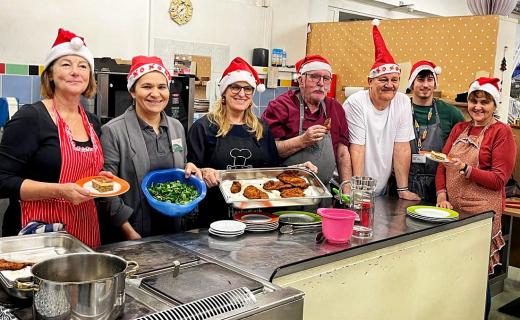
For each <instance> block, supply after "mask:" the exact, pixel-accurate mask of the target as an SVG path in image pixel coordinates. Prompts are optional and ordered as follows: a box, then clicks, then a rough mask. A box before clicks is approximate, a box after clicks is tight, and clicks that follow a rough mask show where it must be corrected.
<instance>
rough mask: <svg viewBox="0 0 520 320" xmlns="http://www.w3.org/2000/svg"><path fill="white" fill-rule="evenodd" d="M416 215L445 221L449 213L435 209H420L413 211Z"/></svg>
mask: <svg viewBox="0 0 520 320" xmlns="http://www.w3.org/2000/svg"><path fill="white" fill-rule="evenodd" d="M415 214H416V215H421V216H423V217H426V218H435V219H446V218H447V217H449V216H450V213H449V212H446V211H444V210H440V209H436V208H420V209H416V210H415Z"/></svg>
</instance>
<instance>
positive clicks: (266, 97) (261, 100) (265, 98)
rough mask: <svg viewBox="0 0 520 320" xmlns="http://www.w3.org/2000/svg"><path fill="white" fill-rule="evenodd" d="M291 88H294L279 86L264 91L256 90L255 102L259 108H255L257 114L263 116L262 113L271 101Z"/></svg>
mask: <svg viewBox="0 0 520 320" xmlns="http://www.w3.org/2000/svg"><path fill="white" fill-rule="evenodd" d="M291 89H293V88H290V87H279V88H276V89H269V88H267V89H265V91H264V92H262V93H258V92H255V95H254V96H253V103H254V104H255V105H256V106H257V108H256V110H255V113H256V115H257V116H261V115H262V113H263V112H264V111H265V108H267V105H268V104H269V101H271V100H273V99H274V98H276V97H278V96H279V95H281V94H283V93H285V92H287V90H291Z"/></svg>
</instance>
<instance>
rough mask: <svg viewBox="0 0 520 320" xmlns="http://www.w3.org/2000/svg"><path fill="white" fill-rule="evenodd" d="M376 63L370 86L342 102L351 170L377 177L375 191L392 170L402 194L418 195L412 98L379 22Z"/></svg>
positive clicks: (381, 190) (382, 189)
mask: <svg viewBox="0 0 520 320" xmlns="http://www.w3.org/2000/svg"><path fill="white" fill-rule="evenodd" d="M372 24H373V25H374V26H373V27H372V35H373V38H374V46H375V60H376V61H375V63H374V65H373V66H372V69H371V70H370V73H369V75H368V86H369V89H368V90H364V91H359V92H356V93H355V94H353V95H351V96H350V97H348V99H347V100H346V101H345V103H344V104H343V108H344V109H345V114H346V116H347V120H348V126H349V130H350V131H349V136H350V154H351V157H352V171H353V175H355V176H369V177H372V178H375V179H376V181H377V186H376V190H375V192H376V195H381V194H383V193H385V191H386V186H387V181H388V178H389V177H390V174H391V173H392V164H393V169H394V172H395V177H396V181H397V191H398V194H399V197H400V198H402V199H406V200H420V198H419V197H418V196H417V195H416V194H415V193H413V192H410V191H409V190H408V173H409V170H410V159H411V151H410V143H409V142H410V140H413V139H414V132H413V126H412V111H411V109H412V108H411V105H410V100H409V99H408V97H407V96H406V95H405V94H403V93H400V92H397V89H398V88H399V81H400V74H401V68H400V67H399V66H398V65H397V64H396V63H395V62H394V59H393V57H392V55H391V54H390V52H389V51H388V49H387V48H386V45H385V42H384V40H383V37H382V35H381V33H380V32H379V29H378V27H377V25H379V20H374V22H373V23H372Z"/></svg>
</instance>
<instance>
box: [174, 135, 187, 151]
mask: <svg viewBox="0 0 520 320" xmlns="http://www.w3.org/2000/svg"><path fill="white" fill-rule="evenodd" d="M172 151H173V152H183V151H184V147H183V146H182V139H181V138H179V139H173V140H172Z"/></svg>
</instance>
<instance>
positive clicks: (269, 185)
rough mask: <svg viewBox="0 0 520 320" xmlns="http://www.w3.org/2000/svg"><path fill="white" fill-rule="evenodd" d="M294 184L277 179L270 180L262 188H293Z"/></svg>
mask: <svg viewBox="0 0 520 320" xmlns="http://www.w3.org/2000/svg"><path fill="white" fill-rule="evenodd" d="M291 187H292V185H290V184H288V183H283V182H282V181H276V180H269V181H266V182H265V183H264V185H263V186H262V188H264V190H281V189H286V188H291Z"/></svg>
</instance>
